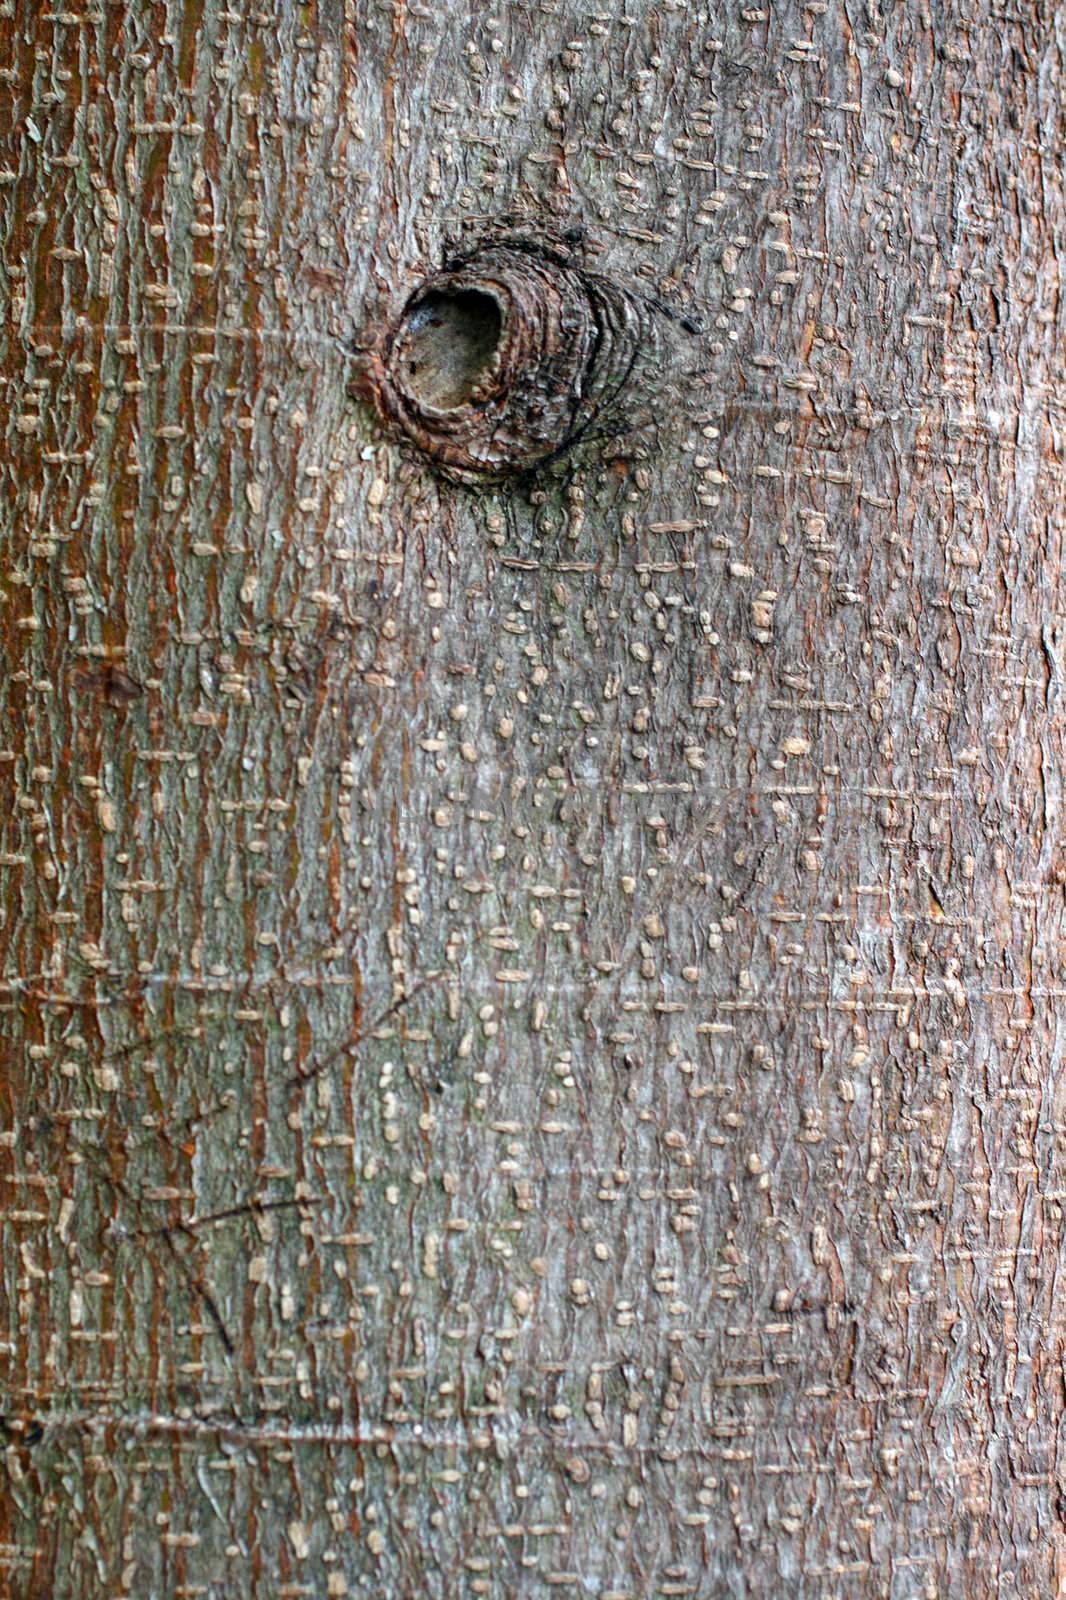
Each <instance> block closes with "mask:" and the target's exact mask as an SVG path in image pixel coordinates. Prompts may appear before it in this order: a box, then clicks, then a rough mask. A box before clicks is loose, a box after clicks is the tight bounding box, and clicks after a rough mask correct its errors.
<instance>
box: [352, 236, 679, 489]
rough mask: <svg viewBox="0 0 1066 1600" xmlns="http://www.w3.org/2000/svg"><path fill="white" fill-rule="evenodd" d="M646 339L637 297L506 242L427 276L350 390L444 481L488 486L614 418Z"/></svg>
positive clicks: (367, 355)
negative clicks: (425, 458) (409, 443)
mask: <svg viewBox="0 0 1066 1600" xmlns="http://www.w3.org/2000/svg"><path fill="white" fill-rule="evenodd" d="M651 335H652V327H651V322H650V318H649V316H648V312H647V308H646V305H645V302H644V301H643V300H642V299H641V298H640V297H639V296H637V295H635V294H633V293H632V292H631V291H629V290H628V289H626V288H624V287H622V286H621V285H619V284H618V283H615V282H613V281H611V280H609V279H607V278H603V277H600V276H598V275H596V274H594V273H590V272H586V271H584V270H583V269H582V268H581V267H579V266H577V265H575V264H574V263H572V262H571V261H569V260H568V259H566V258H565V257H563V256H561V255H558V254H557V253H556V252H555V251H553V250H550V249H544V248H541V247H539V246H536V245H533V244H530V243H528V242H526V241H514V240H511V241H508V242H506V243H502V244H499V243H496V244H491V245H488V246H485V247H483V248H481V249H479V250H476V251H474V252H473V253H472V254H470V255H469V256H467V257H466V258H465V259H464V260H463V261H461V262H460V263H459V264H458V265H457V266H453V267H451V268H449V269H447V270H445V271H443V272H440V273H437V274H435V275H434V276H433V277H431V278H429V279H427V280H426V281H425V282H424V283H423V284H422V285H421V286H420V287H419V288H418V289H417V290H416V292H415V294H414V295H413V296H412V297H411V298H410V299H409V300H408V302H407V304H406V306H405V307H404V309H403V311H402V312H401V313H400V315H399V317H398V318H397V319H396V321H395V323H394V324H393V325H392V326H391V327H389V328H387V329H386V330H385V331H384V333H383V334H379V335H377V336H376V337H375V338H374V339H373V340H372V341H371V343H370V344H369V346H368V347H365V348H364V349H363V350H362V351H361V357H362V363H361V371H360V374H359V378H358V380H357V384H356V389H357V392H359V393H362V394H364V395H365V396H367V397H368V398H369V399H370V400H371V401H372V402H373V404H374V405H375V406H376V408H377V410H378V412H379V414H380V415H381V417H382V418H383V419H384V420H385V421H386V422H387V423H388V424H390V425H391V426H392V427H395V428H398V429H399V430H400V431H401V432H403V433H404V434H406V435H407V437H408V438H409V439H411V440H412V441H413V443H414V444H416V445H417V446H418V448H419V449H420V450H421V451H423V452H424V453H425V454H426V455H427V456H428V457H429V458H430V459H431V460H432V462H433V463H434V465H435V466H436V467H437V469H438V471H440V472H441V473H442V474H443V475H444V476H445V477H447V478H450V479H451V480H452V481H453V482H457V483H465V484H469V485H475V484H478V483H487V482H496V481H499V480H501V479H504V478H508V477H514V476H518V475H521V474H523V473H529V472H532V471H535V470H536V469H537V468H538V467H540V466H543V465H544V463H545V462H547V461H550V460H552V459H553V458H554V457H556V456H558V455H560V454H561V453H562V452H563V451H564V450H567V449H569V448H570V447H571V446H572V445H573V444H575V443H576V442H577V441H578V440H579V439H581V438H582V437H584V436H585V435H586V434H587V433H588V430H589V428H590V426H591V425H592V424H593V423H594V422H596V421H599V420H600V419H602V418H603V417H604V416H605V415H606V414H607V413H608V411H609V410H610V411H613V410H614V407H615V402H616V401H617V400H619V399H620V398H621V396H622V395H623V394H624V393H625V392H626V391H627V390H628V389H630V388H632V387H633V377H634V372H635V369H636V366H637V362H638V359H639V358H641V357H643V356H645V355H647V354H648V353H649V352H650V351H651V350H652V349H653V348H654V340H653V339H652V337H651Z"/></svg>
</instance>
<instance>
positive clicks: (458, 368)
mask: <svg viewBox="0 0 1066 1600" xmlns="http://www.w3.org/2000/svg"><path fill="white" fill-rule="evenodd" d="M502 328H503V316H502V314H501V311H500V307H499V305H498V304H497V302H496V300H495V299H494V298H493V297H492V295H489V294H482V293H480V292H479V291H477V290H474V289H461V290H460V291H459V292H458V293H457V294H449V293H447V292H446V291H440V290H433V291H431V292H430V293H429V294H427V295H424V296H423V297H422V298H421V299H420V300H418V301H416V303H415V304H414V306H413V307H412V308H411V311H410V314H409V315H408V316H407V317H406V319H405V321H404V323H403V325H402V327H401V329H400V333H399V337H398V340H397V356H398V360H399V362H400V363H401V364H402V365H403V366H405V367H406V373H407V380H406V387H407V389H408V390H409V392H410V393H411V394H412V395H413V396H416V397H417V398H418V399H419V400H420V402H421V404H422V405H423V407H424V408H426V409H427V410H428V409H430V408H435V409H436V410H438V411H452V410H454V409H455V408H456V407H457V406H461V405H466V404H469V403H470V402H476V401H477V400H479V399H480V398H482V396H483V395H485V394H486V392H487V390H488V389H489V388H490V386H491V383H492V379H493V377H494V376H495V373H496V371H497V368H498V365H499V363H498V362H497V361H496V360H495V359H494V358H495V356H496V350H497V346H498V345H499V342H500V332H501V330H502Z"/></svg>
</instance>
